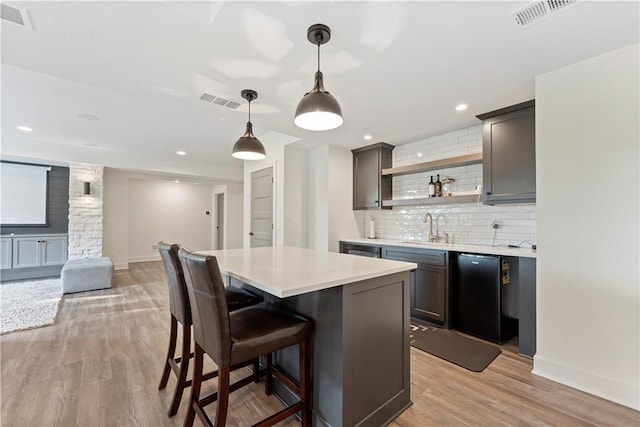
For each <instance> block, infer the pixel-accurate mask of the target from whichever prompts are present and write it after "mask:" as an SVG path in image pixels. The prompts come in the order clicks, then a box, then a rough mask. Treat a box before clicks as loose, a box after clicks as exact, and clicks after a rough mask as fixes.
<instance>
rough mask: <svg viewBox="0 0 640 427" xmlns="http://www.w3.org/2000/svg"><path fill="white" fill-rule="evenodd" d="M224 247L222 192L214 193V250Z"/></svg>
mask: <svg viewBox="0 0 640 427" xmlns="http://www.w3.org/2000/svg"><path fill="white" fill-rule="evenodd" d="M220 249H224V193H221V194H216V250H220Z"/></svg>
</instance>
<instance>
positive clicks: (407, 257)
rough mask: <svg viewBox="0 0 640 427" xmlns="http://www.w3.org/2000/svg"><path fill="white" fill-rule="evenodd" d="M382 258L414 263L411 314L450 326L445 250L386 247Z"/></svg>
mask: <svg viewBox="0 0 640 427" xmlns="http://www.w3.org/2000/svg"><path fill="white" fill-rule="evenodd" d="M383 258H385V259H393V260H396V261H406V262H415V263H416V264H418V268H417V269H416V270H414V271H412V272H411V295H410V298H411V301H410V307H411V317H416V318H418V319H422V320H427V321H433V322H437V323H441V324H442V325H444V326H445V327H447V328H449V327H450V321H449V319H448V316H447V311H448V310H447V306H448V301H449V293H448V292H449V274H448V271H449V268H448V264H449V262H448V254H447V252H446V251H438V250H433V249H421V250H415V249H406V248H397V247H385V248H384V249H383Z"/></svg>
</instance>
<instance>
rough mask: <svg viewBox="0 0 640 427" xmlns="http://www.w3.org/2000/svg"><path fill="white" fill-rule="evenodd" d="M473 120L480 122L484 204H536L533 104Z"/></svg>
mask: <svg viewBox="0 0 640 427" xmlns="http://www.w3.org/2000/svg"><path fill="white" fill-rule="evenodd" d="M476 117H477V118H479V119H480V120H482V123H483V125H482V157H483V162H482V163H483V174H482V175H483V191H484V197H483V200H484V204H486V205H494V204H499V203H535V201H536V125H535V101H534V100H531V101H527V102H523V103H521V104H517V105H513V106H511V107H507V108H503V109H500V110H496V111H492V112H490V113H486V114H481V115H479V116H476Z"/></svg>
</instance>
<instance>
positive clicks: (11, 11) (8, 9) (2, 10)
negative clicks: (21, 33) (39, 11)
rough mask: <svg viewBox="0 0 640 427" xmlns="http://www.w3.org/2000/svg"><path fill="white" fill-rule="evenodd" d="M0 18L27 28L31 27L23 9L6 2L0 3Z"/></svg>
mask: <svg viewBox="0 0 640 427" xmlns="http://www.w3.org/2000/svg"><path fill="white" fill-rule="evenodd" d="M0 18H2V19H4V20H5V21H9V22H13V23H14V24H18V25H20V26H23V27H25V28H28V29H30V30H31V29H32V27H31V20H30V19H29V15H28V14H27V11H26V10H25V9H20V8H18V7H13V6H9V5H8V4H4V3H2V4H0Z"/></svg>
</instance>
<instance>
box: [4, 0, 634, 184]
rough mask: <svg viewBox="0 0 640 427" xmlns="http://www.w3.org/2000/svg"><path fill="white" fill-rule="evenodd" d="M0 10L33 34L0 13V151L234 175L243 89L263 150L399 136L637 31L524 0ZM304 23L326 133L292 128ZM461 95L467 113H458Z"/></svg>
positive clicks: (306, 69) (494, 101) (489, 106)
mask: <svg viewBox="0 0 640 427" xmlns="http://www.w3.org/2000/svg"><path fill="white" fill-rule="evenodd" d="M5 3H6V4H9V5H12V6H15V7H21V8H25V9H26V10H27V12H28V15H29V17H30V20H31V23H32V27H33V28H32V29H28V28H24V27H21V26H18V25H16V24H13V23H9V22H6V21H2V29H1V30H2V147H1V149H2V155H3V156H5V157H6V156H20V157H27V158H39V159H49V160H58V161H76V162H87V163H99V164H104V165H106V166H111V167H118V168H129V169H140V170H153V171H163V172H170V173H178V174H189V175H198V176H205V177H213V178H227V179H232V180H237V179H241V177H242V162H241V161H238V160H235V159H233V158H232V157H231V148H232V146H233V144H234V142H235V141H236V140H237V139H238V138H239V137H240V136H241V135H242V133H243V132H244V126H245V122H246V120H247V108H246V102H245V101H244V100H242V99H241V97H240V91H241V90H242V89H245V88H250V89H254V90H256V91H257V92H258V94H259V95H258V99H257V100H256V101H254V102H253V104H252V122H253V123H254V130H255V132H256V135H257V136H258V137H259V138H261V140H262V141H263V143H264V144H265V147H266V150H267V155H268V154H269V144H270V143H271V142H272V141H273V142H278V141H282V140H292V141H298V142H295V144H296V146H300V147H302V148H309V147H315V146H319V145H324V144H333V145H338V146H344V147H348V148H355V147H359V146H363V145H367V144H369V143H371V142H377V141H385V142H388V143H391V144H395V145H397V144H401V143H406V142H409V141H413V140H416V139H420V138H423V137H427V136H430V135H435V134H439V133H443V132H447V131H450V130H454V129H458V128H461V127H464V126H468V125H472V124H475V123H478V121H477V119H476V118H475V115H476V114H480V113H484V112H487V111H491V110H494V109H497V108H501V107H505V106H508V105H511V104H514V103H518V102H522V101H525V100H528V99H531V98H533V97H534V77H535V76H536V75H538V74H541V73H545V72H547V71H550V70H554V69H557V68H559V67H562V66H565V65H568V64H572V63H574V62H577V61H580V60H582V59H586V58H589V57H592V56H596V55H598V54H602V53H604V52H607V51H610V50H613V49H615V48H619V47H623V46H626V45H629V44H632V43H637V42H638V33H639V26H638V21H639V19H638V15H639V11H638V2H636V1H631V2H609V1H607V2H583V3H580V4H577V5H575V6H572V7H569V8H568V9H567V10H565V11H563V12H560V13H558V14H557V15H555V16H553V17H550V18H548V19H546V20H544V21H541V22H538V23H535V24H533V25H531V26H529V27H527V28H525V29H522V28H520V27H518V26H517V25H516V24H515V23H514V21H513V18H512V17H511V16H510V15H509V13H510V12H511V11H513V10H515V9H517V8H519V7H521V6H523V5H526V4H528V2H504V1H501V2H479V1H473V2H388V3H381V2H243V1H227V2H53V1H51V2H16V1H13V2H12V1H7V2H5ZM315 23H323V24H327V25H329V26H330V27H331V30H332V39H331V41H330V42H329V43H328V44H326V45H324V46H322V48H321V69H322V71H323V73H324V76H325V86H326V88H327V89H328V90H329V91H331V92H332V93H333V94H334V95H335V96H336V98H337V99H338V101H339V102H340V104H341V106H342V110H343V113H344V120H345V122H344V124H343V126H342V127H340V128H338V129H335V130H331V131H326V132H311V131H305V130H302V129H299V128H297V127H296V126H295V125H294V124H293V114H294V111H295V108H296V105H297V103H298V101H299V100H300V99H301V97H302V95H303V94H304V93H305V92H306V91H307V90H309V89H310V88H311V85H312V83H313V74H314V72H315V62H316V48H315V47H314V46H313V45H312V44H310V43H309V42H308V41H307V38H306V31H307V28H308V27H309V25H311V24H315ZM203 92H208V93H211V94H214V95H219V96H222V97H224V98H227V99H231V100H234V101H237V102H241V103H242V104H243V105H242V106H241V107H240V108H238V110H235V111H234V110H230V109H228V108H225V107H221V106H218V105H215V104H212V103H207V102H204V101H201V100H200V99H199V97H200V95H202V93H203ZM462 102H464V103H466V104H468V105H469V109H468V110H466V111H464V112H456V111H455V110H454V107H455V106H456V105H457V104H459V103H462ZM77 114H93V115H96V116H98V117H100V120H99V121H88V120H84V119H80V118H78V117H77ZM18 125H26V126H29V127H32V128H33V129H34V130H33V132H30V133H23V132H20V131H18V130H17V129H16V126H18ZM367 133H368V134H371V135H373V138H374V139H373V141H371V142H368V141H364V140H363V135H364V134H367ZM176 150H184V151H186V152H187V156H185V157H178V156H176V154H175V152H176Z"/></svg>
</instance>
